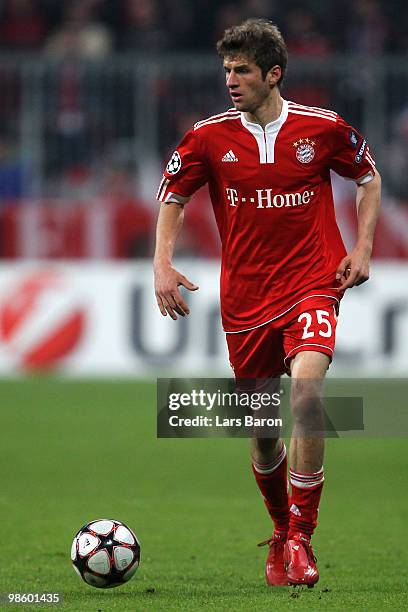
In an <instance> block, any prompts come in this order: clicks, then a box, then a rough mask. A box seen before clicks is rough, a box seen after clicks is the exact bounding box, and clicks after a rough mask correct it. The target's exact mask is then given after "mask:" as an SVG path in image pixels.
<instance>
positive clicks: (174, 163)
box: [166, 151, 181, 174]
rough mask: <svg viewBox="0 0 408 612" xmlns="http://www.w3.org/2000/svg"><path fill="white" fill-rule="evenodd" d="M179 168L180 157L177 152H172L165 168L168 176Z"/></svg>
mask: <svg viewBox="0 0 408 612" xmlns="http://www.w3.org/2000/svg"><path fill="white" fill-rule="evenodd" d="M180 168H181V157H180V154H179V152H178V151H174V153H173V155H172V156H171V158H170V161H169V163H168V164H167V166H166V171H167V173H168V174H176V173H177V172H178V171H179V170H180Z"/></svg>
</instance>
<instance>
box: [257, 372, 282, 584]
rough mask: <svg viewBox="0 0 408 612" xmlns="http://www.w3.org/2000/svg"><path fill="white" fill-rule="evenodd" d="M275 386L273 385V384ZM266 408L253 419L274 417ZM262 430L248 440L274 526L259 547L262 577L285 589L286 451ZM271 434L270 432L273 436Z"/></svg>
mask: <svg viewBox="0 0 408 612" xmlns="http://www.w3.org/2000/svg"><path fill="white" fill-rule="evenodd" d="M274 382H275V381H274ZM279 383H280V381H279V380H276V382H275V385H274V388H273V389H268V391H269V393H271V394H272V393H273V392H276V391H277V390H279V386H280V384H279ZM277 413H278V408H277V409H275V412H274V414H272V413H271V410H270V408H268V409H267V410H262V409H260V410H259V411H257V414H256V415H255V416H257V417H259V418H262V417H271V416H277ZM268 433H269V432H267V433H265V431H264V430H263V429H261V430H260V431H259V432H257V431H256V429H255V431H254V437H253V438H252V439H251V458H252V470H253V473H254V476H255V480H256V482H257V485H258V487H259V489H260V491H261V493H262V495H263V498H264V501H265V505H266V508H267V510H268V512H269V515H270V517H271V518H272V521H273V523H274V527H275V529H274V532H273V534H272V537H271V538H270V539H268V540H265V542H261V544H260V546H262V545H268V546H269V551H268V556H267V559H266V565H265V577H266V581H267V583H268V584H269V585H270V586H287V584H288V580H287V575H286V570H285V566H284V546H285V543H286V539H287V534H288V529H289V498H288V481H287V457H286V447H285V445H284V443H283V441H282V440H281V438H280V437H279V432H276V435H275V436H274V437H267V435H268ZM274 433H275V432H270V435H271V436H273V435H274Z"/></svg>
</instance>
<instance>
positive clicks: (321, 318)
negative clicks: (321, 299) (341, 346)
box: [298, 310, 332, 340]
mask: <svg viewBox="0 0 408 612" xmlns="http://www.w3.org/2000/svg"><path fill="white" fill-rule="evenodd" d="M329 316H330V313H328V312H327V310H316V318H317V323H318V324H319V325H323V326H325V327H326V329H323V330H322V329H320V330H319V336H323V337H324V338H330V336H331V335H332V325H331V323H330V321H329V319H328V317H329ZM303 319H305V320H306V325H305V326H304V328H303V336H302V340H304V339H305V338H313V336H314V335H315V333H314V331H309V328H310V326H311V325H312V323H313V316H312V314H311V313H310V312H302V314H301V315H300V316H299V318H298V321H299V323H301V322H302V321H303Z"/></svg>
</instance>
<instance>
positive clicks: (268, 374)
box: [227, 296, 339, 378]
mask: <svg viewBox="0 0 408 612" xmlns="http://www.w3.org/2000/svg"><path fill="white" fill-rule="evenodd" d="M338 309H339V302H338V301H337V300H336V299H335V298H330V297H325V296H323V297H317V296H313V297H310V298H306V299H305V300H303V301H301V302H300V303H299V304H297V305H296V306H295V307H294V308H292V309H291V310H290V311H289V312H287V313H286V314H284V315H282V316H280V317H278V318H277V319H275V320H274V321H271V322H270V323H266V324H265V325H261V326H260V327H256V328H255V329H251V330H249V331H246V332H239V333H227V344H228V350H229V355H230V363H231V366H232V369H233V370H234V374H235V377H236V378H274V377H277V376H280V375H281V374H284V373H285V372H286V373H287V374H290V360H291V359H292V358H293V357H294V356H295V355H296V354H297V353H299V352H300V351H317V352H319V353H325V354H326V355H328V356H329V357H330V361H331V359H332V356H333V352H334V344H335V339H336V326H337V316H338Z"/></svg>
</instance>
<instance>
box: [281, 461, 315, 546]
mask: <svg viewBox="0 0 408 612" xmlns="http://www.w3.org/2000/svg"><path fill="white" fill-rule="evenodd" d="M323 481H324V472H323V468H321V469H320V470H319V471H318V472H315V473H314V474H301V473H300V472H295V471H294V470H292V469H291V470H290V483H291V485H292V496H291V506H290V521H289V535H288V537H289V538H291V537H292V536H293V534H294V533H295V532H298V531H300V532H302V533H303V534H304V535H306V536H309V538H310V536H311V535H312V534H313V532H314V530H315V529H316V525H317V513H318V510H319V503H320V496H321V494H322V489H323Z"/></svg>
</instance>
